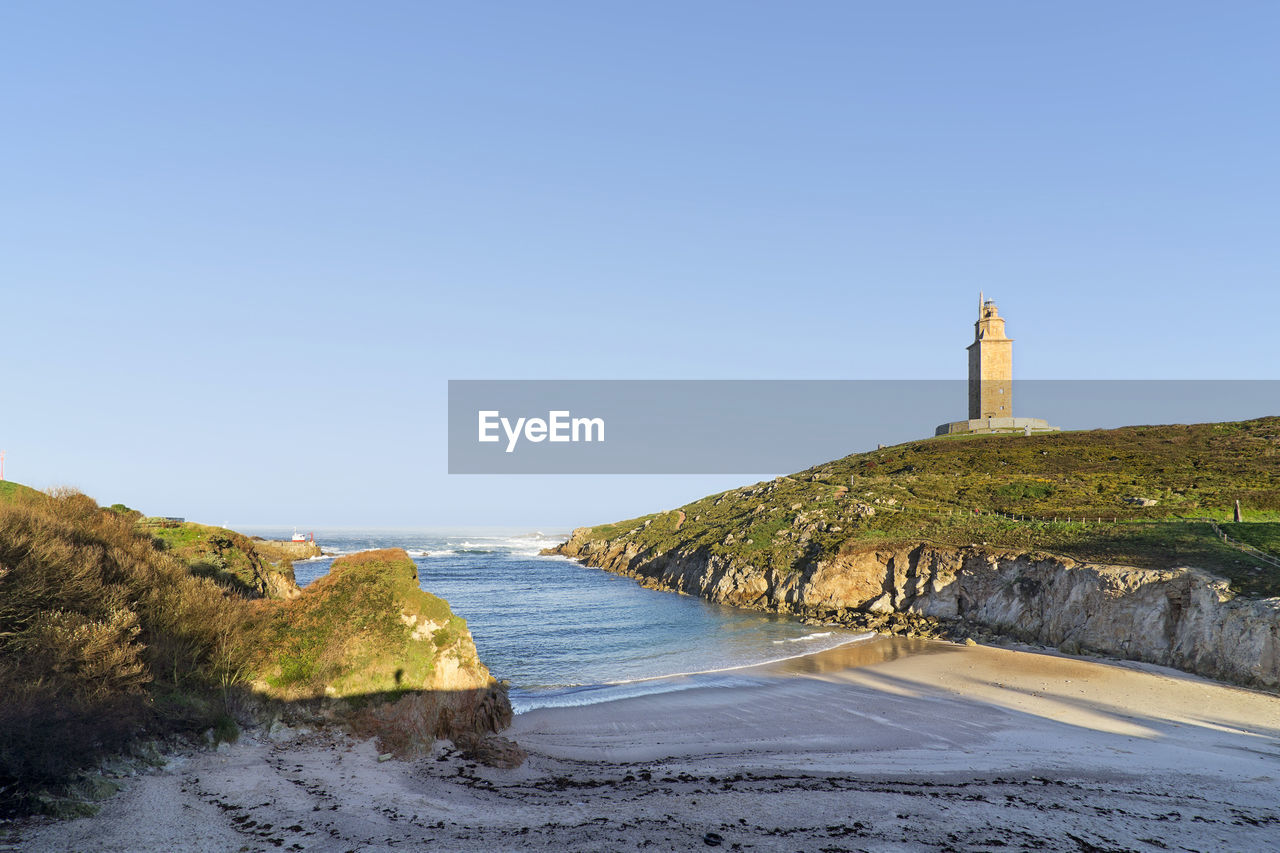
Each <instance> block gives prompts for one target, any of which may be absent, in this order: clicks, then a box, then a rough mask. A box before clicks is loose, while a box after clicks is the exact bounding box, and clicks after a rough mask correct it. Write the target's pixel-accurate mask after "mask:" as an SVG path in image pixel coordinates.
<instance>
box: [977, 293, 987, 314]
mask: <svg viewBox="0 0 1280 853" xmlns="http://www.w3.org/2000/svg"><path fill="white" fill-rule="evenodd" d="M985 304H986V303H985V302H984V301H983V299H982V291H981V290H979V291H978V319H982V306H983V305H985Z"/></svg>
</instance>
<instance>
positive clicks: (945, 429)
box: [934, 293, 1058, 435]
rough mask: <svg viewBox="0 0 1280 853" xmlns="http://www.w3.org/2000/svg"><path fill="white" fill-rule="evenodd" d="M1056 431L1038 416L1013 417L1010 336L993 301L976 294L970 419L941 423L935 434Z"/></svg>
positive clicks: (970, 377) (970, 350) (971, 364)
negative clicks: (976, 314)
mask: <svg viewBox="0 0 1280 853" xmlns="http://www.w3.org/2000/svg"><path fill="white" fill-rule="evenodd" d="M1057 431H1058V428H1057V427H1055V426H1049V422H1048V421H1045V420H1041V419H1040V418H1015V417H1014V416H1013V338H1011V337H1009V336H1008V335H1006V334H1005V332H1004V318H1003V317H1001V316H1000V311H999V310H998V309H997V308H996V304H995V302H992V301H991V300H989V299H984V298H983V295H982V294H981V293H979V294H978V321H977V322H976V323H974V324H973V343H971V344H969V419H968V420H967V421H952V422H951V423H949V424H943V425H942V426H940V427H938V428H937V429H936V430H935V431H934V434H935V435H953V434H956V433H987V432H1006V433H1008V432H1012V433H1019V432H1020V433H1022V434H1024V435H1031V434H1032V433H1035V432H1057Z"/></svg>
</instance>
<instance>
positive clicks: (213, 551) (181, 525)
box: [138, 518, 295, 597]
mask: <svg viewBox="0 0 1280 853" xmlns="http://www.w3.org/2000/svg"><path fill="white" fill-rule="evenodd" d="M138 529H139V530H140V531H142V532H145V533H147V534H149V535H150V536H151V539H152V541H153V542H154V543H155V545H156V547H157V548H159V549H160V550H162V551H167V552H169V553H171V554H173V555H174V556H175V557H177V558H178V559H180V560H182V561H183V562H184V563H186V564H187V566H188V567H189V568H190V569H191V571H192V572H193V573H194V574H197V575H200V576H202V577H207V578H210V579H211V580H214V581H216V582H217V583H219V584H221V585H222V586H224V587H226V588H227V589H230V590H232V591H234V592H236V593H238V594H240V595H245V596H249V597H259V596H268V597H271V596H275V595H279V594H281V592H282V591H283V590H286V589H291V588H293V587H294V586H295V584H294V578H293V564H292V563H290V562H288V561H287V560H279V561H277V562H272V561H271V560H269V559H267V558H266V557H265V556H264V555H263V553H262V552H261V551H260V550H259V549H258V548H257V547H256V546H255V545H254V543H253V540H251V539H250V538H249V537H247V536H244V535H243V534H240V533H237V532H235V531H234V530H227V529H226V528H224V527H209V526H207V525H204V524H196V523H194V522H190V521H185V522H172V521H168V522H166V521H162V520H160V519H155V518H143V519H140V520H139V521H138Z"/></svg>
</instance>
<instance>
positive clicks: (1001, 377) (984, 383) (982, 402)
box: [969, 302, 1013, 420]
mask: <svg viewBox="0 0 1280 853" xmlns="http://www.w3.org/2000/svg"><path fill="white" fill-rule="evenodd" d="M1010 417H1013V339H1012V338H1009V337H1008V336H1006V335H1005V333H1004V318H1002V317H1001V316H1000V314H999V312H998V311H997V310H996V306H995V303H994V302H985V303H983V305H982V313H981V316H980V317H979V318H978V322H977V323H975V324H974V340H973V343H972V344H970V345H969V418H970V419H971V420H972V419H977V418H1010Z"/></svg>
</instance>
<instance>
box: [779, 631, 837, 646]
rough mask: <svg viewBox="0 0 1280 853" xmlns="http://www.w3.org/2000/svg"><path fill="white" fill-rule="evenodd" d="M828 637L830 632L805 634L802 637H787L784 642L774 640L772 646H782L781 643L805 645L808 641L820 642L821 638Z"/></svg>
mask: <svg viewBox="0 0 1280 853" xmlns="http://www.w3.org/2000/svg"><path fill="white" fill-rule="evenodd" d="M830 636H831V632H830V631H823V632H822V633H819V634H805V635H804V636H803V637H788V638H787V639H785V640H774V641H773V644H774V645H775V646H779V645H782V644H783V643H807V642H809V641H810V640H820V639H822V638H823V637H830Z"/></svg>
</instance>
